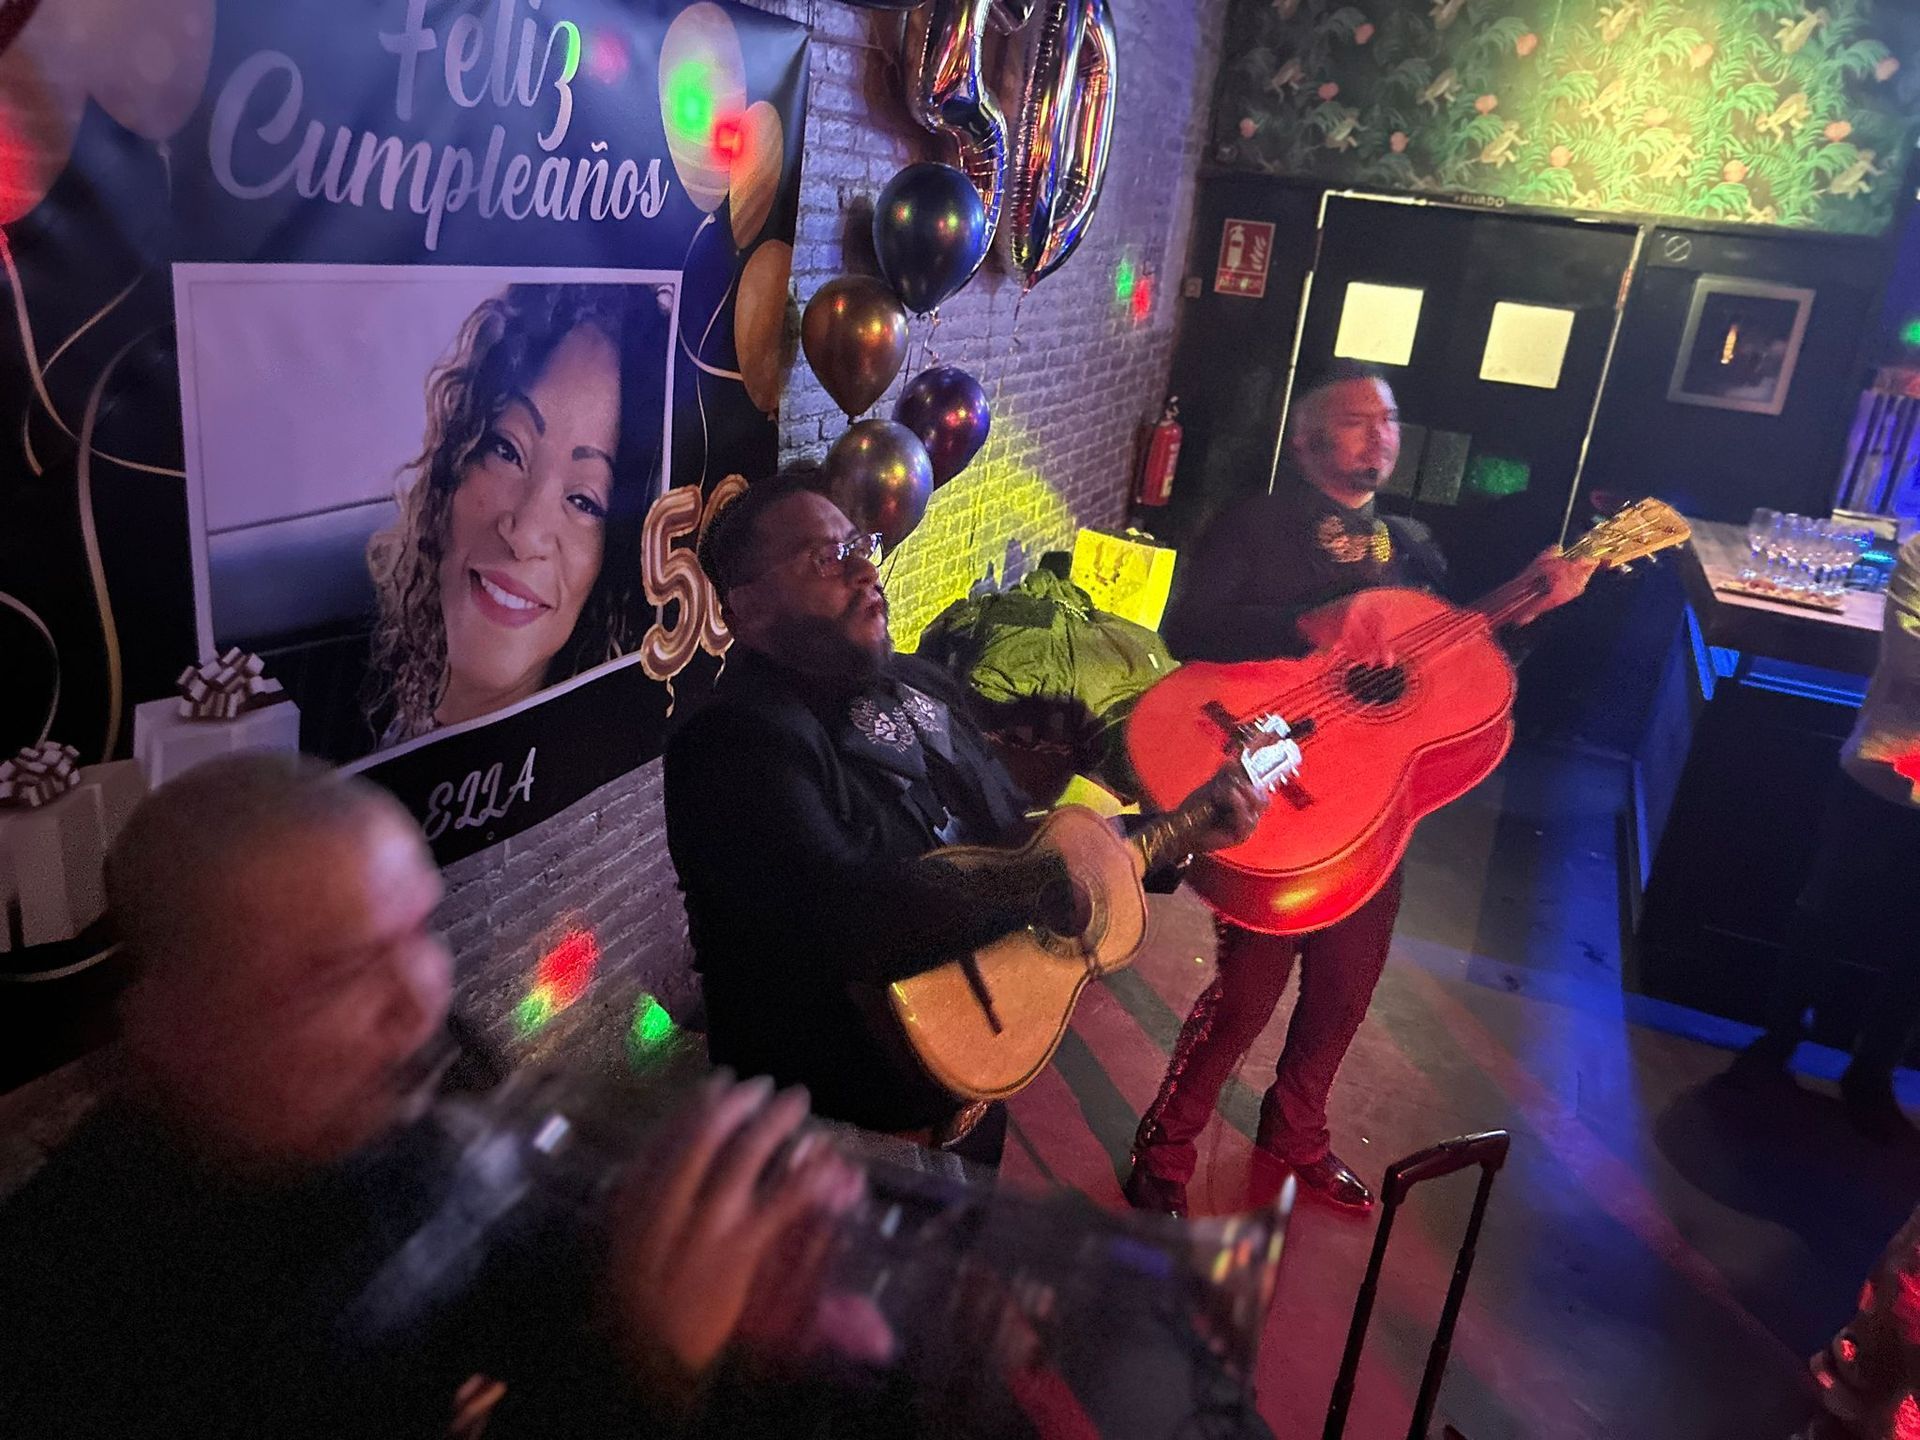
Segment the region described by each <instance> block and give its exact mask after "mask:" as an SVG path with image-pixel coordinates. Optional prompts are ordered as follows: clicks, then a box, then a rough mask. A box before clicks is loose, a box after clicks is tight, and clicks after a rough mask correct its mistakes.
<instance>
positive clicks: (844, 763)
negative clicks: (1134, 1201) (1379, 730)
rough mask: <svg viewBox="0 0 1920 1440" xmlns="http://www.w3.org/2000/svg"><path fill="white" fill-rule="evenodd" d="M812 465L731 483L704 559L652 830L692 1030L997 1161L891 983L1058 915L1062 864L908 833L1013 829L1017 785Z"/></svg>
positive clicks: (854, 1109) (1227, 776)
mask: <svg viewBox="0 0 1920 1440" xmlns="http://www.w3.org/2000/svg"><path fill="white" fill-rule="evenodd" d="M820 486H821V481H820V475H819V471H818V467H816V466H812V465H800V466H794V467H792V468H790V469H787V470H784V471H782V472H781V473H779V474H777V475H774V476H773V477H771V478H769V479H766V480H762V481H760V482H758V483H757V484H755V485H753V486H751V487H750V488H749V489H748V490H747V491H746V493H745V494H744V495H742V496H741V497H740V498H739V499H738V500H736V501H734V502H733V503H732V504H731V505H729V506H728V507H727V508H726V509H725V510H723V511H722V512H721V514H720V516H719V518H718V519H717V520H716V521H715V523H714V524H713V525H712V526H711V527H710V528H709V530H708V532H707V535H706V537H705V539H704V541H703V542H702V545H701V552H700V562H701V565H702V567H703V568H704V569H705V570H706V573H707V575H708V577H709V578H710V579H711V580H712V582H713V584H714V587H715V589H716V590H717V591H718V593H719V595H720V598H721V603H722V606H723V614H724V615H725V617H726V621H727V625H728V627H729V629H730V630H731V631H732V634H733V639H734V644H733V648H732V650H731V651H730V652H729V655H728V660H727V666H726V670H725V673H724V674H723V675H722V677H721V679H720V681H719V683H718V685H717V687H716V693H715V697H714V700H713V703H711V704H709V705H708V706H706V707H705V708H703V709H702V710H701V711H699V712H698V713H697V714H696V715H694V716H693V717H692V718H691V719H689V720H688V721H687V722H686V723H685V724H684V725H682V726H681V727H680V728H679V729H678V730H677V732H676V733H675V734H674V735H673V736H672V737H671V739H670V740H669V741H668V745H667V753H666V811H667V844H668V848H669V849H670V850H671V852H672V855H673V863H674V866H675V868H676V869H677V870H678V871H679V875H680V886H681V889H682V890H683V891H684V893H685V895H686V902H687V916H688V923H689V929H690V932H691V936H692V940H693V948H694V962H695V965H696V968H697V969H698V970H699V973H700V979H701V986H702V989H703V991H704V993H705V997H706V1004H707V1021H708V1032H707V1034H708V1047H709V1050H710V1051H711V1053H712V1058H713V1060H714V1062H715V1063H716V1064H724V1065H729V1066H732V1067H733V1068H734V1069H735V1070H736V1071H738V1072H739V1073H740V1074H741V1075H743V1076H744V1075H771V1076H773V1077H774V1078H775V1079H776V1080H778V1081H780V1082H781V1083H782V1084H801V1085H805V1086H806V1087H807V1088H808V1090H809V1091H810V1092H811V1095H812V1098H813V1106H814V1109H815V1110H816V1111H817V1112H818V1113H819V1114H821V1115H824V1116H827V1117H829V1118H831V1119H836V1120H843V1121H847V1122H849V1123H851V1124H855V1125H860V1126H864V1127H866V1128H868V1129H872V1130H880V1131H887V1132H891V1133H895V1134H907V1135H910V1136H912V1137H913V1138H915V1139H918V1140H921V1141H923V1142H925V1143H929V1144H935V1145H943V1146H947V1147H950V1148H953V1149H955V1150H956V1151H957V1153H960V1154H963V1155H965V1156H967V1157H968V1158H969V1159H973V1160H977V1161H980V1162H982V1163H987V1164H992V1163H996V1162H997V1160H998V1158H999V1153H1000V1148H1001V1145H1002V1143H1003V1140H1004V1136H1005V1127H1006V1120H1005V1112H1004V1107H1001V1106H993V1107H986V1106H979V1105H974V1106H966V1105H963V1104H962V1103H961V1102H960V1101H959V1100H957V1099H955V1098H954V1097H953V1096H951V1095H949V1094H948V1093H946V1092H945V1091H944V1090H941V1089H940V1088H938V1087H937V1086H935V1085H934V1084H933V1083H932V1082H931V1081H930V1080H928V1079H927V1078H926V1077H925V1076H924V1074H923V1073H922V1072H921V1071H920V1069H919V1068H918V1066H917V1065H916V1064H915V1062H914V1061H913V1059H912V1057H911V1055H910V1054H909V1053H908V1051H907V1050H906V1047H905V1045H904V1043H903V1042H902V1041H901V1040H900V1038H899V1036H898V1032H897V1030H896V1029H895V1023H896V1022H894V1020H893V1019H892V1017H891V1015H890V1013H889V1011H888V1007H887V1005H886V999H885V987H886V986H887V985H888V984H889V983H890V982H892V981H894V980H898V979H903V978H905V977H907V976H911V975H915V974H918V973H920V972H921V971H924V970H929V969H932V968H934V967H935V966H937V965H939V964H942V963H944V962H946V961H949V960H952V959H954V958H955V957H956V956H959V955H963V954H966V953H968V952H970V951H973V950H976V949H978V948H979V947H981V946H982V945H985V944H987V943H988V942H990V941H993V940H997V939H999V938H1000V937H1002V936H1004V935H1008V934H1011V933H1013V932H1015V931H1018V930H1022V929H1025V928H1026V927H1027V926H1029V925H1031V924H1039V925H1043V926H1045V927H1047V928H1048V929H1051V930H1054V931H1056V932H1060V933H1078V932H1079V930H1080V929H1081V928H1083V925H1084V916H1083V915H1082V914H1081V913H1080V912H1081V911H1082V909H1083V908H1084V906H1085V904H1086V900H1085V897H1084V895H1082V894H1078V893H1076V888H1075V886H1074V885H1073V884H1072V883H1071V880H1070V877H1069V876H1068V875H1067V873H1066V872H1065V869H1064V867H1063V866H1062V865H1061V864H1060V863H1059V862H1057V861H1055V862H1053V863H1051V864H1049V863H1046V862H1045V861H1043V860H1035V861H1033V862H1030V863H1027V864H1025V865H1010V866H1009V867H1008V868H1007V869H1005V870H1004V871H1000V872H997V873H994V874H983V873H979V872H970V873H963V872H961V871H960V870H959V869H957V868H955V867H952V866H949V865H946V864H944V863H942V862H938V861H929V860H926V859H925V858H923V857H925V856H926V855H927V854H928V852H930V851H933V850H936V849H939V848H941V847H943V846H946V845H952V844H998V843H1003V842H1011V841H1015V840H1018V839H1020V838H1022V836H1023V833H1024V831H1025V829H1026V822H1025V820H1024V818H1023V811H1024V810H1025V809H1026V807H1027V804H1028V801H1027V798H1026V796H1025V795H1023V794H1022V793H1021V792H1020V791H1019V790H1018V789H1017V787H1016V786H1015V785H1014V782H1013V780H1012V779H1011V777H1009V776H1008V774H1007V772H1006V770H1005V769H1004V768H1003V767H1002V766H1001V764H1000V762H999V761H998V760H997V759H996V758H995V757H994V755H993V754H992V752H991V751H990V749H989V748H988V745H987V741H986V739H985V737H984V736H983V735H982V734H981V733H980V731H979V730H978V729H977V728H976V727H975V725H974V724H973V723H972V721H971V720H970V719H969V718H968V716H967V713H966V706H965V702H964V699H963V697H962V695H961V693H960V692H959V691H958V690H957V689H956V687H955V686H954V684H953V682H952V681H951V680H949V679H948V677H947V676H946V673H945V672H944V671H942V670H941V669H940V668H939V667H937V666H935V665H932V664H929V663H928V662H925V661H922V660H918V659H914V658H912V657H908V656H900V655H896V654H894V651H893V642H892V638H891V635H890V632H889V630H888V627H887V601H886V595H885V593H884V592H883V590H882V589H881V585H880V576H879V572H878V571H877V570H876V569H875V562H876V561H877V560H878V559H879V558H880V557H879V554H878V553H877V550H876V548H875V546H876V540H877V537H873V536H868V535H863V534H860V533H858V532H857V531H856V530H855V528H854V526H853V524H852V522H851V521H849V520H848V519H847V517H846V516H845V515H843V514H842V513H841V512H840V511H839V509H838V508H836V507H835V506H834V505H833V503H832V502H831V501H829V500H828V499H827V498H826V497H825V496H824V495H822V494H820V493H819V490H820ZM1202 788H1203V790H1210V791H1213V792H1215V798H1216V799H1217V801H1218V802H1219V806H1220V809H1221V813H1222V815H1223V818H1222V820H1221V821H1220V822H1219V824H1218V826H1217V828H1216V830H1215V831H1214V832H1213V833H1212V834H1209V835H1207V836H1205V837H1203V840H1204V841H1205V842H1206V843H1207V844H1209V845H1213V846H1223V845H1228V844H1232V843H1236V842H1237V841H1239V840H1241V839H1244V838H1246V836H1248V835H1250V834H1251V833H1252V831H1253V827H1254V825H1255V823H1256V822H1257V820H1258V816H1259V812H1260V809H1261V803H1262V802H1261V801H1260V800H1259V799H1257V798H1256V796H1255V794H1254V792H1253V787H1252V785H1251V784H1250V782H1249V781H1248V780H1247V779H1246V777H1245V774H1244V773H1243V772H1242V771H1241V770H1240V769H1239V768H1238V767H1237V766H1235V767H1228V768H1227V769H1225V770H1223V771H1222V772H1221V773H1220V775H1218V776H1216V777H1215V779H1214V780H1213V781H1211V782H1209V784H1208V785H1207V786H1205V787H1202Z"/></svg>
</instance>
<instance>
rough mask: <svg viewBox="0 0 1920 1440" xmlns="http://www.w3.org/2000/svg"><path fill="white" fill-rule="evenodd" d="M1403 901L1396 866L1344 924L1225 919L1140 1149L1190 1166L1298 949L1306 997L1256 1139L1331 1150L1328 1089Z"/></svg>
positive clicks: (1149, 1163) (1151, 1157) (1382, 963)
mask: <svg viewBox="0 0 1920 1440" xmlns="http://www.w3.org/2000/svg"><path fill="white" fill-rule="evenodd" d="M1399 913H1400V872H1399V871H1398V870H1396V871H1394V873H1393V875H1392V877H1391V878H1390V879H1389V880H1388V881H1387V883H1386V884H1385V885H1384V886H1383V887H1382V888H1381V890H1380V893H1379V894H1377V895H1375V896H1374V897H1373V899H1371V900H1369V901H1368V902H1367V903H1366V904H1365V905H1363V906H1361V907H1360V908H1359V909H1358V910H1356V911H1354V913H1353V914H1351V915H1349V916H1348V917H1347V918H1346V919H1345V920H1342V921H1341V922H1340V923H1339V924H1337V925H1333V926H1330V927H1328V928H1327V929H1325V930H1317V931H1315V932H1314V933H1313V934H1311V935H1259V934H1256V933H1254V932H1253V931H1251V930H1242V929H1240V928H1239V927H1238V926H1237V925H1230V924H1228V923H1226V922H1225V921H1221V922H1219V923H1218V930H1219V936H1220V948H1219V958H1218V961H1217V970H1216V973H1215V975H1214V980H1213V983H1212V984H1211V985H1209V986H1208V987H1207V988H1206V991H1205V992H1204V993H1203V994H1202V995H1201V996H1200V999H1199V1000H1198V1001H1196V1002H1195V1004H1194V1007H1193V1013H1192V1014H1191V1015H1189V1016H1187V1023H1186V1024H1185V1025H1183V1026H1181V1028H1180V1038H1179V1039H1178V1040H1177V1041H1175V1042H1174V1047H1173V1058H1172V1060H1171V1061H1170V1062H1169V1063H1168V1066H1167V1078H1166V1079H1165V1080H1163V1081H1161V1083H1160V1093H1159V1095H1158V1096H1156V1097H1155V1099H1154V1102H1153V1104H1152V1106H1151V1107H1149V1109H1148V1110H1147V1113H1146V1114H1145V1115H1144V1116H1142V1117H1141V1120H1140V1129H1139V1132H1138V1133H1137V1134H1136V1135H1135V1137H1134V1143H1133V1157H1134V1163H1135V1164H1136V1165H1141V1166H1144V1167H1145V1168H1146V1169H1147V1170H1148V1171H1149V1172H1150V1173H1152V1174H1153V1175H1156V1176H1158V1177H1159V1178H1161V1179H1163V1180H1175V1181H1179V1182H1180V1183H1182V1184H1185V1183H1186V1182H1187V1181H1188V1180H1191V1179H1192V1178H1193V1169H1194V1163H1195V1160H1196V1158H1197V1155H1198V1151H1197V1148H1196V1145H1195V1142H1196V1141H1197V1140H1198V1139H1199V1138H1200V1132H1201V1131H1202V1130H1204V1129H1206V1126H1207V1119H1208V1117H1209V1116H1211V1115H1212V1114H1213V1107H1214V1106H1215V1105H1216V1104H1217V1103H1218V1102H1219V1099H1220V1091H1221V1090H1222V1089H1223V1088H1224V1087H1225V1085H1226V1083H1227V1081H1228V1079H1229V1078H1231V1077H1232V1075H1233V1073H1234V1072H1235V1071H1236V1070H1238V1069H1239V1068H1240V1062H1241V1061H1242V1060H1243V1059H1244V1058H1245V1057H1246V1053H1247V1050H1248V1049H1249V1048H1250V1047H1251V1046H1252V1044H1253V1042H1254V1041H1255V1040H1257V1039H1258V1038H1259V1036H1260V1032H1261V1031H1262V1030H1264V1029H1266V1028H1267V1022H1268V1021H1269V1020H1271V1019H1272V1018H1273V1011H1274V1007H1275V1006H1276V1005H1278V1004H1279V1003H1280V994H1281V992H1282V991H1283V990H1285V989H1286V987H1287V976H1288V974H1289V973H1291V971H1292V969H1293V962H1294V957H1295V956H1298V957H1299V960H1300V998H1299V1000H1298V1001H1297V1002H1296V1003H1295V1005H1294V1008H1293V1019H1292V1021H1291V1022H1290V1023H1289V1024H1288V1026H1287V1043H1286V1046H1285V1048H1284V1049H1282V1050H1281V1052H1280V1060H1279V1063H1278V1064H1277V1065H1276V1066H1275V1067H1274V1081H1273V1086H1272V1088H1271V1089H1269V1090H1268V1091H1267V1094H1266V1098H1265V1100H1264V1101H1263V1102H1262V1104H1261V1106H1260V1134H1259V1142H1258V1143H1259V1144H1260V1145H1261V1147H1262V1148H1263V1149H1266V1150H1268V1151H1270V1152H1271V1153H1272V1154H1274V1155H1276V1156H1278V1157H1279V1158H1280V1159H1281V1160H1284V1161H1286V1162H1288V1163H1289V1164H1295V1165H1310V1164H1312V1163H1313V1162H1314V1161H1316V1160H1318V1159H1320V1158H1321V1157H1322V1156H1323V1155H1325V1154H1326V1153H1327V1149H1328V1145H1329V1139H1328V1135H1327V1096H1328V1095H1329V1094H1330V1093H1331V1092H1332V1090H1333V1077H1334V1075H1335V1074H1336V1073H1337V1072H1338V1071H1339V1069H1340V1062H1341V1061H1342V1060H1343V1059H1345V1058H1346V1054H1347V1047H1348V1046H1349V1045H1351V1044H1353V1037H1354V1035H1355V1034H1357V1033H1358V1032H1359V1029H1360V1022H1361V1021H1362V1020H1364V1019H1365V1018H1366V1014H1367V1006H1368V1005H1369V1004H1370V1003H1372V1000H1373V991H1374V987H1375V986H1376V985H1378V984H1379V983H1380V972H1381V971H1382V970H1383V969H1385V968H1386V963H1387V947H1388V945H1389V944H1390V943H1391V942H1392V940H1393V922H1394V919H1395V917H1396V916H1398V915H1399Z"/></svg>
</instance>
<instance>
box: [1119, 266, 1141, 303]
mask: <svg viewBox="0 0 1920 1440" xmlns="http://www.w3.org/2000/svg"><path fill="white" fill-rule="evenodd" d="M1139 281H1140V276H1139V272H1138V271H1136V270H1135V269H1134V266H1133V257H1132V256H1131V255H1122V256H1121V257H1120V263H1119V264H1118V265H1116V266H1115V267H1114V270H1113V298H1114V299H1115V300H1116V301H1117V302H1119V303H1120V304H1122V305H1126V304H1130V303H1132V300H1133V289H1134V286H1135V285H1137V284H1139Z"/></svg>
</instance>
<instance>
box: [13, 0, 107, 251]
mask: <svg viewBox="0 0 1920 1440" xmlns="http://www.w3.org/2000/svg"><path fill="white" fill-rule="evenodd" d="M59 9H60V7H59V6H58V5H55V4H43V5H42V6H41V8H40V10H39V11H38V13H36V14H35V15H34V16H33V18H32V19H30V20H29V21H27V24H26V28H25V29H23V30H22V31H21V32H20V33H19V35H17V36H15V37H14V42H13V44H11V45H9V46H8V47H7V50H6V53H5V54H3V55H0V225H10V224H12V223H13V222H14V221H15V220H18V219H19V218H20V217H21V216H22V215H25V214H26V213H27V212H28V211H29V210H31V209H33V207H34V206H36V205H38V204H39V203H40V202H41V200H43V199H44V198H46V193H47V191H48V190H49V189H51V188H52V186H53V182H54V181H55V180H58V179H59V178H60V172H61V171H62V170H65V169H66V168H67V157H68V156H69V155H70V154H72V152H73V137H74V133H75V131H77V130H78V129H79V126H80V115H81V112H82V111H83V110H84V109H85V108H86V103H87V89H86V80H85V77H84V76H82V75H80V74H79V73H78V69H77V67H76V65H75V64H74V59H73V51H72V49H71V47H70V46H68V45H67V44H66V43H65V41H66V37H65V36H64V35H63V33H62V32H61V30H60V29H59V25H60V22H61V20H62V19H63V18H65V17H62V16H60V15H59V14H58V13H56V12H58V11H59Z"/></svg>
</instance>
